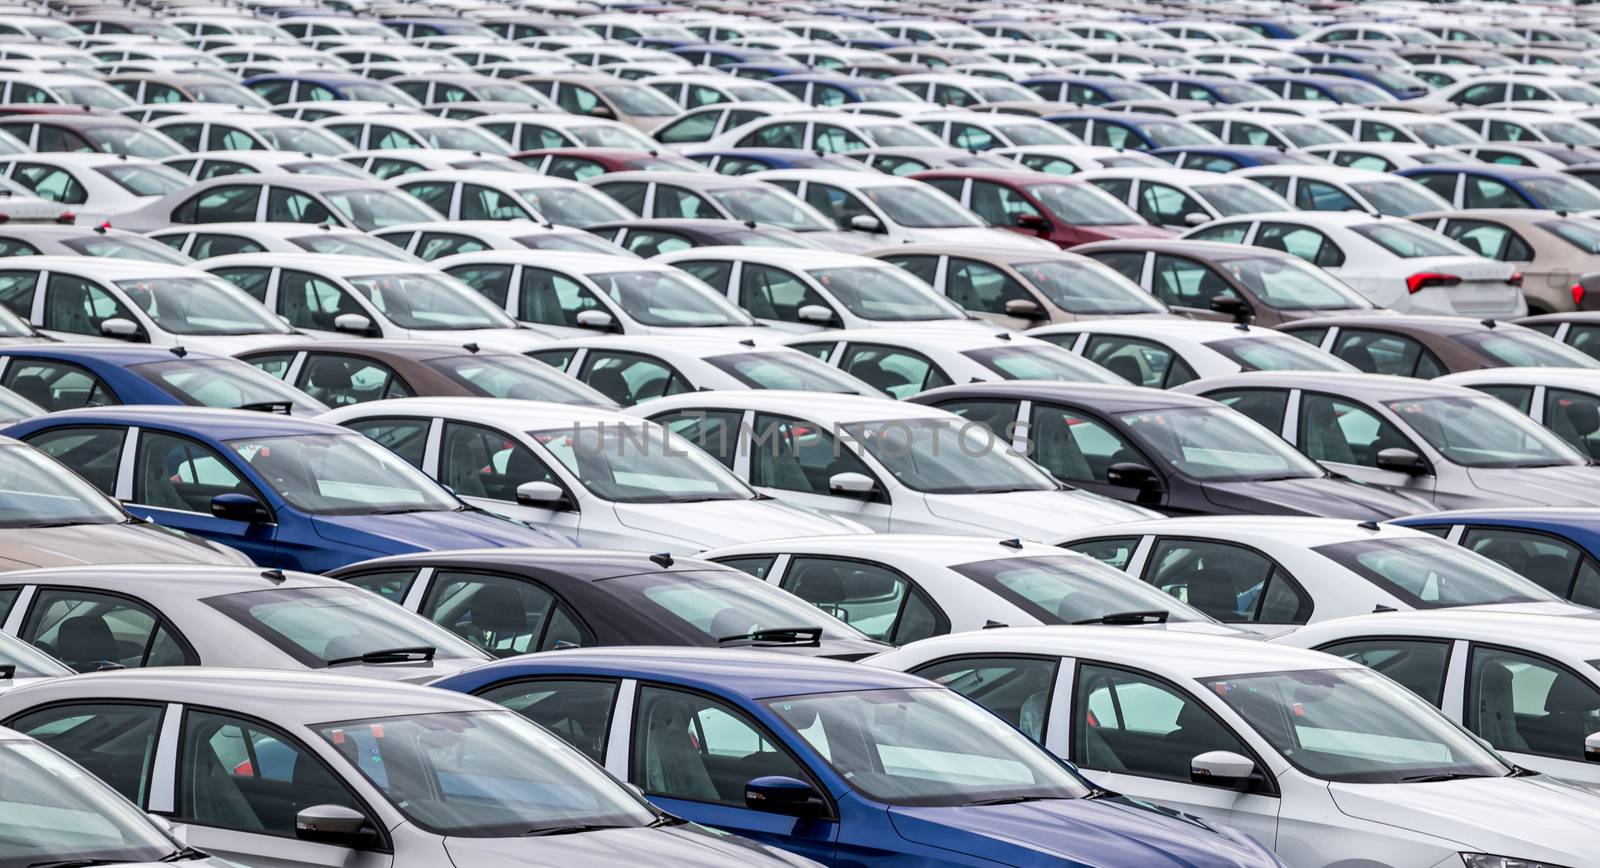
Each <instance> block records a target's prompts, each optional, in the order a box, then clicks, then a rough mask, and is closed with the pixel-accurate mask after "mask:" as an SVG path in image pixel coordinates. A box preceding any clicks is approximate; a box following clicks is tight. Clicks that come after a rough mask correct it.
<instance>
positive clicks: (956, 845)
mask: <svg viewBox="0 0 1600 868" xmlns="http://www.w3.org/2000/svg"><path fill="white" fill-rule="evenodd" d="M1239 644H1240V645H1241V646H1245V647H1250V646H1251V644H1253V643H1244V642H1240V643H1239ZM1351 667H1352V668H1356V667H1355V666H1354V665H1353V664H1351ZM435 685H436V686H437V687H441V688H444V689H446V690H454V691H459V692H463V693H473V694H477V695H480V696H486V697H488V696H492V697H496V698H497V699H498V700H499V701H502V702H506V703H508V704H510V705H513V706H514V707H516V708H518V709H519V710H520V711H521V713H522V714H524V715H526V716H528V717H529V718H530V719H532V720H535V721H539V722H542V723H544V724H546V725H550V726H554V727H555V728H556V731H557V732H563V733H566V735H565V737H566V738H567V739H569V741H570V743H571V744H573V745H574V746H576V747H578V749H579V750H583V751H585V752H586V753H587V754H588V755H589V756H590V757H591V758H592V759H594V760H595V761H596V762H599V763H603V764H604V765H605V766H606V767H607V768H608V769H610V770H611V771H612V772H613V773H615V774H616V775H617V776H618V777H619V778H621V779H624V780H627V781H629V782H630V783H632V784H634V785H635V786H637V787H639V788H640V789H641V790H643V792H644V793H645V795H646V797H648V798H651V799H652V800H653V801H654V803H655V804H657V805H658V806H660V807H661V808H663V809H664V810H669V811H671V812H672V813H673V814H674V815H676V816H682V817H684V818H685V819H688V820H692V821H695V822H700V823H706V824H708V825H711V826H714V827H718V828H721V829H723V830H725V831H729V832H735V833H738V834H743V835H748V836H751V837H753V838H755V840H758V841H761V842H763V843H768V844H772V845H775V846H780V847H784V848H786V849H788V850H790V851H792V852H794V853H796V854H799V855H801V856H805V857H814V858H817V859H819V860H821V861H823V862H825V863H826V864H829V865H840V866H842V865H848V864H852V863H855V862H857V861H863V860H869V859H882V858H894V859H900V860H904V861H906V862H909V863H916V864H919V865H929V866H954V865H972V864H980V862H990V861H995V862H1005V863H1025V862H1063V863H1072V862H1077V863H1081V864H1094V863H1097V862H1098V863H1109V862H1115V861H1117V860H1119V859H1122V858H1126V857H1127V856H1128V855H1131V854H1133V853H1137V854H1138V855H1137V856H1136V857H1134V858H1138V859H1160V860H1167V861H1173V862H1178V861H1182V862H1185V863H1189V864H1193V865H1197V866H1207V868H1211V866H1216V868H1221V866H1240V868H1244V866H1249V868H1257V866H1272V865H1276V864H1279V863H1278V862H1277V860H1276V859H1274V858H1273V857H1272V856H1271V855H1270V854H1269V853H1268V852H1267V851H1266V850H1265V849H1263V848H1262V847H1261V846H1260V845H1259V844H1256V843H1255V842H1253V841H1251V840H1250V839H1248V838H1246V837H1244V836H1243V835H1241V834H1239V833H1237V832H1234V831H1232V830H1231V829H1228V828H1227V827H1223V826H1212V825H1209V824H1208V825H1206V826H1200V825H1198V824H1196V823H1195V822H1194V821H1191V820H1189V819H1187V818H1183V817H1178V816H1173V815H1172V814H1170V813H1166V812H1160V811H1156V810H1154V809H1151V808H1146V807H1143V806H1141V805H1138V804H1135V803H1133V802H1124V801H1120V800H1118V799H1116V798H1115V797H1100V798H1093V799H1091V798H1086V797H1087V796H1089V795H1091V794H1092V793H1094V792H1096V791H1095V790H1094V789H1092V788H1091V787H1090V786H1088V785H1087V784H1086V783H1084V780H1083V778H1081V777H1080V776H1079V775H1078V774H1077V773H1076V772H1074V771H1072V770H1071V769H1070V767H1069V766H1067V765H1065V764H1063V763H1060V762H1058V761H1057V760H1056V759H1055V758H1053V757H1051V756H1050V755H1049V753H1047V752H1046V751H1045V750H1044V749H1042V748H1041V747H1040V746H1039V745H1037V744H1035V743H1034V742H1032V741H1030V740H1029V739H1028V738H1027V737H1026V736H1024V735H1023V734H1021V733H1019V732H1017V731H1016V730H1015V729H1014V728H1012V727H1011V726H1010V725H1009V724H1008V723H1006V722H1005V721H1003V720H1001V719H999V718H997V717H995V716H994V715H992V714H990V713H988V712H986V711H983V710H982V709H981V708H979V707H978V705H976V704H975V703H971V702H969V701H967V700H965V699H962V698H960V697H958V696H956V695H955V694H954V693H953V692H952V691H950V690H949V689H948V688H946V687H942V686H940V685H937V684H934V683H931V682H929V681H927V680H924V679H921V678H917V677H914V676H909V675H902V674H900V673H894V672H888V671H885V670H884V669H882V668H872V667H866V666H859V665H856V664H851V663H845V662H841V661H836V660H817V659H804V660H803V659H799V658H795V657H789V658H785V659H775V657H774V655H771V654H761V653H758V652H754V651H736V650H722V651H718V650H716V649H699V648H683V649H650V650H644V649H637V650H636V649H575V650H570V651H562V652H561V653H559V654H546V655H534V656H529V657H522V658H517V659H514V660H505V661H500V662H497V663H494V664H491V665H489V666H485V667H480V668H478V669H475V670H473V671H472V672H471V673H469V674H463V675H462V676H460V677H457V678H449V679H444V680H442V681H439V682H436V683H435ZM544 685H549V688H548V689H546V690H544V692H542V693H539V694H538V695H537V698H535V699H532V700H529V699H525V698H524V697H527V696H529V694H530V692H531V691H532V689H536V688H539V687H543V686H544ZM0 707H3V706H0ZM558 709H559V710H558ZM868 709H873V710H871V711H868ZM879 715H883V718H884V719H883V721H882V722H877V723H875V722H874V721H875V720H877V719H878V716H879ZM573 717H581V719H582V720H584V721H591V722H592V721H600V720H605V721H608V722H609V727H606V728H605V729H606V731H608V732H615V733H619V734H623V735H626V736H627V738H628V743H629V744H630V745H631V747H630V748H627V749H624V748H623V747H622V746H621V742H620V740H618V741H616V742H611V741H609V740H608V739H605V738H603V737H599V736H598V733H596V732H591V729H592V728H593V724H592V723H591V724H589V725H587V726H583V727H581V728H580V727H578V726H576V725H564V724H563V723H562V721H563V720H570V719H572V718H573ZM667 719H671V720H673V721H677V720H679V719H683V720H685V721H703V720H713V719H714V720H718V721H719V722H723V723H722V724H721V726H718V727H716V728H714V729H712V728H706V729H705V730H704V733H705V734H704V736H703V739H704V740H703V741H702V736H697V737H696V738H695V739H692V740H691V739H685V738H681V737H680V736H679V733H678V732H677V724H676V723H675V722H674V723H672V724H670V725H669V724H668V723H666V722H665V721H666V720H667ZM891 720H892V721H899V722H900V723H899V724H895V723H890V722H889V721H891ZM913 721H915V722H916V723H915V725H913V724H912V722H913ZM696 731H697V732H699V731H701V730H700V729H699V728H698V727H697V730H696ZM824 731H826V732H828V733H829V734H828V736H827V742H826V743H827V744H828V745H830V747H829V748H824V747H823V744H824V741H823V736H822V735H821V733H822V732H824ZM1462 738H1465V736H1462ZM724 739H726V741H725V740H724ZM846 742H848V743H853V744H859V745H861V747H862V752H861V753H853V752H847V751H842V750H840V749H839V748H838V747H837V745H839V744H841V743H846ZM702 744H703V746H704V750H702V749H701V747H700V746H701V745H702ZM1479 750H1480V751H1482V749H1481V748H1480V749H1479ZM897 751H911V752H913V753H914V754H915V755H917V756H929V757H935V756H936V757H939V758H941V760H940V761H941V762H943V763H954V764H955V765H954V766H951V767H950V768H960V769H962V770H963V771H962V772H961V773H960V779H959V782H958V781H957V780H953V779H951V778H949V777H946V776H945V773H937V774H936V773H931V772H928V771H923V769H924V768H925V767H922V766H903V765H888V766H885V767H882V768H881V770H878V771H874V770H873V768H874V765H873V764H872V761H871V760H869V759H867V758H868V757H873V756H880V755H882V754H884V753H888V754H890V755H894V754H895V753H896V752H897ZM631 757H637V758H638V759H637V761H634V760H632V759H631ZM724 757H726V758H727V761H724V760H723V758H724ZM997 769H1010V770H1012V772H1011V773H1010V774H1007V775H998V774H996V771H995V770H997ZM778 790H781V791H782V792H783V793H784V794H785V795H786V796H787V798H776V797H773V796H769V795H768V793H769V792H773V791H778ZM747 791H748V792H753V793H757V794H758V795H757V797H756V798H752V799H748V800H747V799H746V798H745V793H746V792H747ZM1022 800H1026V809H1025V810H1024V809H1021V808H1019V807H1018V805H1019V803H1021V801H1022ZM1574 803H1575V806H1582V807H1585V808H1587V807H1588V804H1587V803H1586V802H1583V801H1580V800H1577V799H1576V798H1575V802H1574ZM908 811H910V812H911V814H910V815H908V814H907V812H908ZM910 816H915V817H916V819H915V821H912V820H911V819H910ZM797 817H798V818H799V819H797ZM891 819H892V821H893V822H891ZM1002 830H1003V831H1002ZM1574 834H1581V833H1577V832H1575V833H1574ZM1538 852H1543V851H1538Z"/></svg>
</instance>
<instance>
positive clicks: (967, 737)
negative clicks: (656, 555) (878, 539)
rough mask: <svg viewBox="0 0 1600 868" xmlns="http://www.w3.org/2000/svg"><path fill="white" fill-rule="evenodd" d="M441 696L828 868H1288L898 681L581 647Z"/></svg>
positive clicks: (779, 658)
mask: <svg viewBox="0 0 1600 868" xmlns="http://www.w3.org/2000/svg"><path fill="white" fill-rule="evenodd" d="M669 605H670V604H669ZM804 629H805V628H801V627H797V628H793V629H792V630H788V631H775V632H783V633H784V636H782V637H780V636H777V635H774V636H773V637H772V638H773V640H774V641H777V640H779V639H780V638H782V639H785V640H792V638H793V637H792V636H789V635H788V634H789V633H792V632H796V631H803V630H804ZM434 685H435V686H437V687H442V688H445V689H447V690H455V691H459V692H463V693H472V694H477V695H479V696H483V697H485V698H487V699H491V700H493V701H496V702H499V703H502V704H504V705H507V706H509V707H511V708H513V709H516V710H517V711H518V712H520V713H522V714H524V715H526V716H527V717H529V718H530V719H532V720H533V721H535V722H537V723H539V724H541V725H543V726H545V727H546V728H547V729H549V730H550V731H551V732H554V733H556V734H557V735H559V736H561V737H562V738H564V739H566V740H567V741H568V742H570V743H572V744H573V745H574V746H576V747H577V748H578V749H579V750H581V751H583V752H584V753H586V754H588V755H589V757H590V758H592V759H594V760H595V761H596V762H599V763H601V764H602V765H604V766H605V767H606V768H607V769H609V770H610V771H611V772H612V773H613V774H615V775H617V776H618V777H620V778H624V779H626V780H628V781H630V782H632V783H634V784H636V785H637V786H639V787H640V788H641V789H643V790H644V792H645V795H646V797H647V798H649V799H650V800H651V801H652V802H654V803H655V804H656V805H658V806H659V807H661V808H662V809H663V810H665V811H667V812H669V813H671V814H674V815H676V816H679V817H682V818H684V819H686V820H691V821H694V822H697V823H701V824H704V825H707V826H713V827H716V828H720V829H725V830H727V831H730V832H734V833H736V834H739V835H743V836H745V837H748V838H753V839H755V840H757V841H760V842H762V843H766V844H772V845H775V846H778V847H783V848H786V849H788V850H792V851H794V852H796V853H799V854H800V855H802V856H806V857H809V858H811V859H815V860H817V861H819V862H822V863H824V864H827V865H840V866H845V865H848V866H856V865H905V866H913V865H915V866H956V865H961V866H976V865H1063V866H1090V865H1094V866H1102V865H1103V866H1112V865H1116V866H1158V865H1159V866H1186V868H1201V866H1274V865H1278V864H1279V862H1278V861H1277V859H1276V858H1275V857H1273V856H1272V855H1271V854H1270V853H1268V852H1267V851H1266V850H1265V849H1263V848H1262V847H1261V846H1260V845H1258V844H1256V843H1255V842H1253V841H1251V840H1249V839H1248V838H1245V837H1244V836H1242V835H1240V834H1239V833H1237V832H1235V831H1233V830H1231V829H1226V828H1221V827H1216V826H1212V825H1210V824H1208V823H1206V822H1204V821H1202V820H1198V819H1195V818H1193V817H1189V816H1187V815H1183V814H1178V813H1176V812H1173V811H1168V810H1164V809H1159V808H1155V807H1151V806H1149V805H1145V804H1142V803H1135V802H1133V801H1130V800H1128V799H1125V798H1122V797H1121V796H1118V795H1116V794H1114V793H1110V792H1107V791H1105V790H1101V789H1099V788H1097V787H1095V786H1094V785H1093V784H1091V783H1089V782H1088V781H1087V780H1085V779H1084V778H1083V777H1081V776H1080V775H1079V774H1078V773H1077V770H1076V769H1074V768H1072V767H1071V766H1070V765H1068V764H1066V763H1064V762H1062V761H1060V760H1058V759H1056V758H1055V757H1054V756H1053V755H1051V754H1050V753H1049V752H1048V751H1046V750H1045V749H1044V748H1042V747H1040V746H1039V745H1038V744H1037V743H1035V742H1033V741H1032V740H1030V739H1028V737H1027V736H1024V735H1023V734H1022V733H1021V732H1020V731H1018V730H1016V729H1014V728H1012V727H1011V726H1010V725H1009V724H1007V723H1006V722H1005V721H1003V720H1002V719H1000V718H999V717H996V716H994V715H993V714H991V713H990V712H988V711H986V710H985V709H983V708H981V707H979V706H977V705H975V704H973V703H971V702H970V701H968V700H966V699H965V698H963V697H961V696H960V695H958V694H956V693H955V692H953V691H951V690H948V689H947V688H944V687H941V686H938V685H936V684H934V683H933V682H930V681H925V680H922V679H919V678H916V677H912V676H907V675H904V674H902V673H898V672H890V671H886V670H881V669H874V668H871V667H867V666H862V665H859V664H854V663H845V662H841V661H836V660H824V659H817V658H812V657H801V656H798V655H775V654H770V653H767V654H763V653H761V652H755V651H734V650H730V649H720V650H719V649H679V648H650V649H571V650H563V651H554V652H550V653H545V654H534V655H527V656H523V657H516V658H512V659H508V660H505V661H502V662H499V663H494V664H489V665H486V666H481V667H478V668H476V669H472V670H469V671H467V672H463V673H461V674H459V675H456V676H452V677H449V678H444V679H441V680H439V681H437V682H434Z"/></svg>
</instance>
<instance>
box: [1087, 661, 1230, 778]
mask: <svg viewBox="0 0 1600 868" xmlns="http://www.w3.org/2000/svg"><path fill="white" fill-rule="evenodd" d="M1074 693H1075V694H1076V695H1075V697H1074V702H1073V710H1072V748H1071V753H1070V757H1071V759H1072V761H1073V762H1075V763H1077V764H1078V765H1080V766H1082V767H1084V768H1087V769H1096V770H1099V771H1113V772H1118V773H1123V774H1132V775H1139V776H1142V777H1153V778H1163V779H1166V780H1173V781H1182V782H1183V783H1189V782H1190V780H1191V775H1190V766H1191V763H1192V761H1193V759H1194V758H1195V757H1196V756H1197V755H1199V754H1202V753H1206V752H1208V751H1213V750H1225V751H1231V752H1233V753H1238V754H1244V755H1246V756H1248V755H1249V753H1248V750H1247V749H1246V748H1245V746H1244V745H1243V744H1242V743H1240V741H1239V739H1238V737H1237V736H1235V735H1234V734H1233V733H1232V732H1230V731H1229V730H1228V728H1227V727H1225V726H1223V725H1222V724H1221V723H1219V722H1218V721H1217V719H1216V717H1214V716H1213V715H1212V714H1211V713H1210V712H1208V711H1206V709H1205V707H1204V706H1202V705H1200V704H1199V703H1198V702H1197V701H1195V699H1194V698H1193V697H1192V696H1189V695H1187V694H1185V693H1183V692H1181V691H1179V690H1178V689H1176V688H1174V687H1172V686H1170V685H1168V684H1166V683H1164V682H1161V681H1158V680H1156V679H1155V678H1152V677H1150V676H1147V675H1143V674H1140V673H1135V672H1130V671H1128V670H1124V669H1113V668H1111V667H1108V666H1098V665H1094V664H1089V663H1085V664H1082V665H1081V666H1079V667H1078V677H1077V687H1076V690H1075V691H1074Z"/></svg>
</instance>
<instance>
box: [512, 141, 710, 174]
mask: <svg viewBox="0 0 1600 868" xmlns="http://www.w3.org/2000/svg"><path fill="white" fill-rule="evenodd" d="M511 159H513V160H516V161H517V162H519V163H521V164H522V165H524V166H527V167H528V168H530V169H532V170H534V171H535V172H538V173H539V174H541V175H551V176H554V177H557V178H569V179H571V180H574V181H582V180H584V179H586V178H593V177H594V176H596V175H604V174H606V173H607V172H636V171H639V170H641V169H654V170H656V171H668V172H704V171H705V170H706V167H705V166H702V165H700V164H699V163H696V162H695V161H694V160H691V159H689V158H687V157H680V156H678V155H677V154H674V153H672V152H671V151H635V150H631V149H629V148H540V149H539V150H537V151H523V152H522V153H520V154H513V155H512V157H511Z"/></svg>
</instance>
